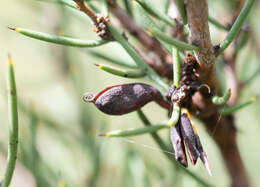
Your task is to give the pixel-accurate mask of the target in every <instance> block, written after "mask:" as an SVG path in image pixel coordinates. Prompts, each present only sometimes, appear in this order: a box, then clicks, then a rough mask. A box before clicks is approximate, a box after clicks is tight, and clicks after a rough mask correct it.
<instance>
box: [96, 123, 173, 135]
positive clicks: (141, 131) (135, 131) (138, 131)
mask: <svg viewBox="0 0 260 187" xmlns="http://www.w3.org/2000/svg"><path fill="white" fill-rule="evenodd" d="M165 128H169V127H168V126H167V125H153V126H148V127H144V128H138V129H128V130H117V131H112V132H108V133H105V134H101V135H100V136H105V137H108V138H112V137H126V136H137V135H142V134H147V133H154V132H156V131H158V130H161V129H165Z"/></svg>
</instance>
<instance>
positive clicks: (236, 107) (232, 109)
mask: <svg viewBox="0 0 260 187" xmlns="http://www.w3.org/2000/svg"><path fill="white" fill-rule="evenodd" d="M255 101H256V98H255V97H252V98H250V99H249V100H248V101H246V102H244V103H240V104H237V105H234V106H231V107H225V108H223V109H221V110H219V113H220V114H221V115H230V114H232V113H234V112H236V111H238V110H240V109H243V108H245V107H246V106H248V105H250V104H252V103H254V102H255Z"/></svg>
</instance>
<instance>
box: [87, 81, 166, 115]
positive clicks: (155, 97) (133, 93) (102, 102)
mask: <svg viewBox="0 0 260 187" xmlns="http://www.w3.org/2000/svg"><path fill="white" fill-rule="evenodd" d="M83 99H84V101H86V102H92V103H94V104H95V105H96V107H97V108H98V109H99V110H101V111H102V112H104V113H106V114H110V115H123V114H127V113H129V112H132V111H135V110H138V109H140V108H141V107H143V106H144V105H145V104H147V103H149V102H151V101H155V102H156V103H158V104H159V105H160V106H161V107H163V108H166V109H167V110H168V109H170V104H169V103H168V102H166V101H165V100H164V99H163V97H162V95H161V93H160V92H159V91H158V90H157V89H156V88H153V87H152V86H150V85H147V84H143V83H134V84H122V85H115V86H111V87H108V88H105V89H104V90H102V91H101V92H99V93H97V94H96V95H91V94H85V95H84V97H83Z"/></svg>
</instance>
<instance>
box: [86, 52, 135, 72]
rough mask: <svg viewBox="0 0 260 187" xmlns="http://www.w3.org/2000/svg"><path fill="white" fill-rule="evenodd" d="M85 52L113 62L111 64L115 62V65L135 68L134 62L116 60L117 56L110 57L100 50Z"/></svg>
mask: <svg viewBox="0 0 260 187" xmlns="http://www.w3.org/2000/svg"><path fill="white" fill-rule="evenodd" d="M86 52H87V53H89V54H90V55H92V56H94V57H97V58H100V59H103V60H106V61H108V62H110V63H113V64H116V65H120V66H125V67H128V68H137V66H136V64H134V63H131V62H127V61H122V60H118V58H112V57H110V56H107V55H105V54H103V53H100V52H97V51H94V50H87V51H86Z"/></svg>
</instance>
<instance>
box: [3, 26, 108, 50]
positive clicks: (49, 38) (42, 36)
mask: <svg viewBox="0 0 260 187" xmlns="http://www.w3.org/2000/svg"><path fill="white" fill-rule="evenodd" d="M8 28H9V29H11V30H14V31H16V32H18V33H21V34H23V35H25V36H29V37H31V38H35V39H38V40H42V41H46V42H51V43H56V44H61V45H67V46H73V47H97V46H100V45H104V44H106V43H108V42H109V41H105V40H99V41H95V40H80V39H76V38H70V37H64V36H57V35H52V34H47V33H43V32H38V31H33V30H29V29H23V28H11V27H8Z"/></svg>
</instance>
